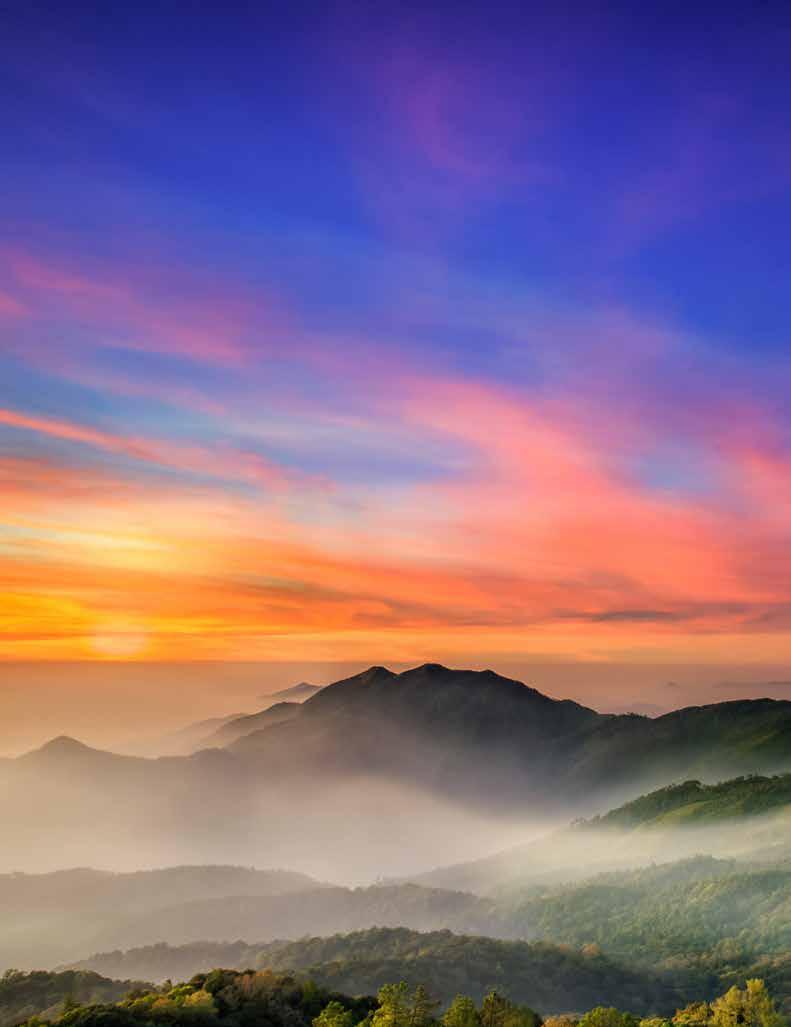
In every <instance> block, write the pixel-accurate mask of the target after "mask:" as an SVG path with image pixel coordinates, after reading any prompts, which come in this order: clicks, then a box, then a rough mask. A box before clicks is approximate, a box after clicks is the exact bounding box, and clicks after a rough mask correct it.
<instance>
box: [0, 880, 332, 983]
mask: <svg viewBox="0 0 791 1027" xmlns="http://www.w3.org/2000/svg"><path fill="white" fill-rule="evenodd" d="M319 887H320V885H319V883H318V882H317V881H314V880H312V879H311V878H309V877H306V876H304V875H303V874H297V873H294V872H292V871H288V870H252V869H249V868H246V867H233V866H203V867H197V866H182V867H170V868H167V869H164V870H148V871H138V872H136V873H124V874H113V873H107V872H106V871H99V870H88V869H76V870H62V871H58V872H56V873H51V874H20V873H16V874H4V875H0V969H2V968H3V967H5V966H17V967H18V966H30V967H32V966H42V965H52V964H53V963H56V962H64V961H66V960H69V959H74V958H75V957H76V956H77V955H79V953H80V952H86V951H90V950H91V949H92V948H94V947H96V946H97V945H99V944H101V939H102V938H106V937H107V936H108V933H111V932H112V931H113V930H114V928H115V927H116V926H117V925H121V924H123V923H125V922H126V921H127V920H130V919H131V920H133V921H135V922H139V921H141V920H145V918H146V917H150V918H152V919H153V920H154V921H156V918H157V917H158V916H159V915H160V912H161V911H163V910H170V911H172V910H173V909H174V908H179V907H182V906H184V905H189V903H191V902H196V901H201V902H204V903H206V902H208V903H211V902H213V901H220V902H222V901H223V900H225V899H227V898H229V897H234V896H240V895H245V896H248V897H249V898H250V900H251V901H252V900H254V899H255V898H260V897H262V896H277V895H289V894H295V893H296V892H298V891H301V890H305V891H308V890H309V891H310V892H311V894H315V893H316V891H317V889H319ZM209 933H210V932H209Z"/></svg>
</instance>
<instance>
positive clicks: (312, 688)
mask: <svg viewBox="0 0 791 1027" xmlns="http://www.w3.org/2000/svg"><path fill="white" fill-rule="evenodd" d="M323 687H324V686H323V685H311V684H309V683H308V682H307V681H300V682H299V684H298V685H291V687H290V688H281V689H280V691H279V692H271V693H270V694H269V695H262V696H261V702H267V703H271V704H274V703H278V702H299V703H301V702H304V701H305V700H306V699H310V697H311V696H312V695H315V694H316V692H320V691H321V690H322V688H323Z"/></svg>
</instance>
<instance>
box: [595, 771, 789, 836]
mask: <svg viewBox="0 0 791 1027" xmlns="http://www.w3.org/2000/svg"><path fill="white" fill-rule="evenodd" d="M789 805H791V774H782V775H776V776H774V777H761V776H760V775H757V774H755V775H751V776H750V777H737V778H733V779H731V780H730V781H722V782H719V783H718V784H713V785H704V784H701V782H700V781H685V782H683V783H682V784H674V785H668V786H667V787H666V788H659V789H657V790H656V791H654V792H651V793H650V794H648V795H641V796H640V798H638V799H634V800H633V801H632V802H628V803H626V804H624V805H623V806H620V807H619V808H618V809H615V810H611V811H610V812H609V813H607V814H605V815H604V816H601V817H594V818H593V819H592V820H591V821H589V824H590V826H591V827H597V828H608V827H615V828H621V829H627V830H633V829H635V828H645V827H655V828H667V827H691V826H698V825H701V824H717V823H722V822H724V821H728V820H732V819H733V818H740V819H741V818H744V817H757V816H764V815H766V814H767V813H772V812H781V811H782V810H783V809H784V808H786V807H788V806H789Z"/></svg>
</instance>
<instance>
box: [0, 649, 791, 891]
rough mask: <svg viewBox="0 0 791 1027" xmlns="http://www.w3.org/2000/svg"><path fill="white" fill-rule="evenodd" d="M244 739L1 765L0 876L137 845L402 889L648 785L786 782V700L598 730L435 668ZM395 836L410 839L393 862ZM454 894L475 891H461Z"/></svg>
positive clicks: (36, 756) (511, 685)
mask: <svg viewBox="0 0 791 1027" xmlns="http://www.w3.org/2000/svg"><path fill="white" fill-rule="evenodd" d="M255 718H261V720H260V721H257V720H256V719H255ZM237 719H238V718H237ZM278 721H279V722H278ZM231 723H233V722H231ZM259 723H264V724H265V725H266V726H265V727H263V728H260V729H255V728H256V726H257V725H258V724H259ZM251 726H252V727H253V730H252V731H250V733H245V734H244V736H243V737H240V738H237V739H236V740H235V741H232V742H231V743H230V745H228V747H227V748H211V749H206V750H203V751H200V752H197V753H195V754H193V755H192V756H189V757H164V758H159V759H141V758H134V757H128V756H117V755H114V754H112V753H103V752H99V751H97V750H95V749H90V748H88V747H87V746H83V745H81V744H80V743H79V742H76V741H74V740H72V739H64V738H61V739H56V740H54V741H52V742H51V743H49V744H48V745H46V746H44V747H42V748H41V749H39V750H36V751H34V752H32V753H29V754H27V755H25V756H23V757H19V758H17V759H10V760H6V761H4V762H3V763H2V764H0V785H2V788H0V816H2V818H3V823H4V824H5V825H6V844H5V845H4V848H3V852H2V854H0V860H2V863H0V866H2V865H5V867H6V868H8V869H13V868H15V867H17V866H20V865H23V866H31V861H32V865H33V868H34V869H50V868H52V866H53V865H56V864H55V853H57V863H58V864H60V865H63V864H64V863H65V864H67V865H68V864H71V865H79V864H82V863H86V862H89V861H90V862H92V863H95V862H98V863H102V864H106V865H114V864H115V863H116V861H117V859H118V856H119V853H121V854H123V855H124V859H128V854H129V853H130V852H134V851H135V850H136V849H137V848H138V847H141V848H142V849H143V851H144V852H145V853H146V859H147V860H159V861H161V862H163V863H170V862H178V861H179V860H183V859H186V858H189V859H191V860H195V859H198V860H201V861H205V862H207V863H219V862H227V861H228V860H229V859H233V860H237V861H239V860H243V861H249V862H253V861H258V860H266V861H267V862H271V863H276V864H278V865H289V866H297V867H300V869H304V870H306V871H307V872H309V873H311V874H313V875H314V876H320V877H322V878H325V877H326V878H331V877H336V878H338V879H346V880H354V879H357V880H359V879H361V878H362V877H363V876H364V875H365V874H366V873H369V874H370V873H371V868H372V867H376V869H377V871H378V872H379V873H380V874H382V875H383V876H396V875H404V874H407V873H413V874H414V873H416V872H418V869H419V868H421V866H422V867H426V866H432V865H434V866H437V865H440V864H441V863H442V862H446V861H447V855H448V853H449V852H453V853H455V854H456V857H457V859H459V860H465V859H466V860H469V859H472V858H474V857H476V856H481V855H482V854H483V853H484V852H485V851H486V850H487V849H488V850H489V851H495V850H496V849H497V848H498V844H499V846H500V847H502V844H503V842H502V839H504V838H507V839H513V838H514V837H515V835H516V829H517V828H518V830H519V832H520V833H521V834H522V835H525V834H528V833H529V832H530V830H531V829H533V833H535V830H536V829H537V828H538V827H540V826H541V825H544V824H546V823H548V822H552V823H555V824H557V823H558V821H560V820H565V819H568V818H570V817H571V816H577V815H583V816H590V815H591V814H593V813H595V812H596V811H597V810H600V809H603V808H604V809H606V808H608V807H612V806H614V805H617V804H620V803H622V802H624V801H627V800H630V799H632V798H633V797H634V796H635V794H637V793H639V792H640V791H646V790H647V789H650V788H653V787H655V786H656V784H657V782H660V783H662V784H664V783H666V782H667V781H669V780H678V779H684V778H690V777H691V776H693V775H694V776H695V777H696V778H697V779H700V780H702V781H711V780H716V779H717V778H722V777H726V776H727V777H732V776H733V775H734V774H745V773H750V774H752V773H758V772H760V773H770V772H771V773H773V772H776V771H778V770H782V769H787V768H788V767H789V766H791V703H788V702H780V701H773V700H754V701H749V702H732V703H723V704H719V705H715V706H707V707H696V708H693V709H689V710H681V711H676V712H675V713H672V714H668V715H666V716H664V717H658V718H656V719H653V720H651V719H649V718H646V717H638V716H634V715H621V716H616V715H602V714H599V713H596V712H595V711H594V710H590V709H587V708H585V707H583V706H580V705H579V704H577V703H574V702H569V701H558V700H554V699H551V698H549V697H548V696H545V695H542V694H541V693H540V692H537V691H536V690H535V689H532V688H529V687H528V686H526V685H524V684H522V683H520V682H518V681H513V680H511V679H508V678H504V677H501V676H500V675H497V674H495V673H493V672H492V671H465V670H458V671H457V670H451V669H448V668H446V667H441V666H439V665H437V664H426V665H424V666H421V667H417V668H414V669H413V670H409V671H405V672H403V673H401V674H394V673H393V672H391V671H389V670H387V669H386V668H383V667H372V668H370V669H369V670H367V671H365V672H363V673H362V674H358V675H356V676H354V677H352V678H347V679H345V680H343V681H339V682H336V683H335V684H332V685H328V686H326V687H325V688H322V689H321V690H319V691H318V692H316V693H315V694H314V695H313V696H312V697H311V698H309V699H307V700H306V701H305V702H304V703H303V704H301V705H298V704H289V705H286V706H281V707H280V708H278V707H275V708H274V710H269V711H265V713H262V714H255V715H254V718H253V723H252V725H251V724H250V722H249V721H246V724H245V726H244V727H243V730H244V731H245V732H246V731H247V730H248V728H249V727H251ZM227 730H229V725H228V724H226V725H223V726H222V727H221V728H220V731H221V732H226V731H227ZM236 730H237V728H236V727H233V728H231V729H230V732H231V735H232V734H233V733H234V732H236ZM223 739H224V736H222V737H221V739H220V741H222V740H223ZM212 744H214V743H212ZM361 782H364V784H365V787H362V788H361V787H360V784H361ZM31 805H33V806H34V807H35V808H36V809H37V810H39V811H40V816H41V818H43V819H44V820H46V822H47V826H48V839H49V841H50V845H49V846H48V847H41V846H40V845H38V844H37V838H38V831H37V830H36V827H35V824H31V822H30V818H29V816H28V810H29V808H30V806H31ZM295 807H298V808H299V809H300V810H301V816H300V817H299V818H295V817H293V816H292V815H291V813H292V811H293V809H294V808H295ZM209 811H210V813H209ZM207 816H210V818H211V821H212V823H211V829H209V828H208V825H207V819H206V818H207ZM339 821H343V822H344V829H343V831H341V832H339V831H338V830H337V823H338V822H339ZM275 822H276V823H277V824H278V829H277V831H274V832H273V831H271V830H269V829H268V825H270V824H272V823H275ZM398 824H408V825H409V826H410V828H411V829H412V834H413V837H414V838H415V839H416V841H415V844H413V845H411V846H410V847H409V849H408V850H407V849H405V848H404V847H403V846H402V845H400V844H398V841H399V837H400V830H399V828H398V827H397V826H396V825H398ZM424 824H431V825H432V830H431V831H426V830H423V829H422V825H424ZM611 849H612V847H611ZM534 851H535V850H534ZM406 860H409V861H411V865H409V864H405V861H406ZM602 869H604V867H602ZM432 883H440V884H441V886H446V885H447V882H446V881H442V882H432ZM452 887H456V888H461V889H462V890H478V886H477V885H473V884H468V883H467V881H466V879H464V878H462V879H460V880H455V881H454V882H453V884H452Z"/></svg>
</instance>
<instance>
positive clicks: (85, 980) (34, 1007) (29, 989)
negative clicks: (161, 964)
mask: <svg viewBox="0 0 791 1027" xmlns="http://www.w3.org/2000/svg"><path fill="white" fill-rule="evenodd" d="M146 987H150V985H149V984H147V983H146V982H144V981H139V980H136V981H111V980H108V979H107V978H106V977H101V976H100V975H99V974H97V973H92V972H91V971H86V970H64V971H62V972H60V973H49V972H47V971H45V970H37V971H33V972H32V973H22V972H20V971H19V970H12V971H9V972H8V973H6V974H4V975H3V976H2V977H0V1027H15V1025H16V1024H18V1023H21V1022H22V1021H23V1020H27V1019H28V1018H30V1017H34V1016H37V1017H41V1018H42V1019H45V1020H46V1019H52V1018H54V1017H56V1016H58V1015H60V1014H61V1013H62V1012H63V1010H64V1003H66V1002H69V1003H74V1002H80V1003H84V1004H85V1005H91V1004H93V1003H98V1002H117V1001H118V1000H119V999H121V998H123V997H124V995H126V994H127V993H128V992H129V991H132V990H133V989H136V988H146Z"/></svg>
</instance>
